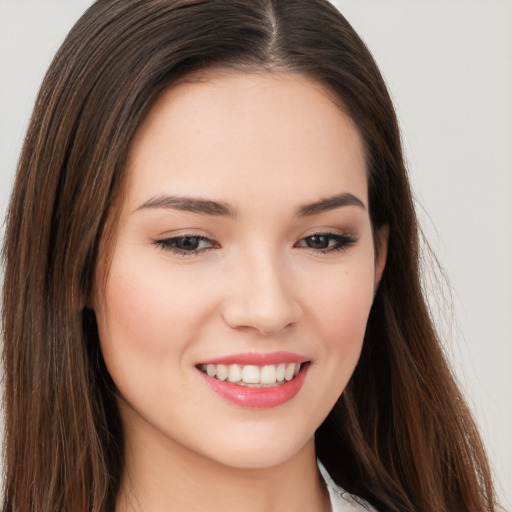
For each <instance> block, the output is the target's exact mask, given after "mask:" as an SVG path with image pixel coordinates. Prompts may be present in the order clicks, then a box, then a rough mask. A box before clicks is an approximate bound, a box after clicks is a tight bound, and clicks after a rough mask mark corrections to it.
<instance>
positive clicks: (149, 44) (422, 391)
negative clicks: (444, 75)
mask: <svg viewBox="0 0 512 512" xmlns="http://www.w3.org/2000/svg"><path fill="white" fill-rule="evenodd" d="M206 68H214V69H215V68H218V69H225V68H230V69H235V70H238V71H239V72H242V73H243V72H246V71H248V70H249V71H252V72H254V71H256V72H258V71H261V72H285V73H296V74H300V75H303V76H306V77H309V78H312V79H313V80H316V81H318V82H320V83H321V84H323V85H324V86H325V87H327V89H328V90H330V91H332V93H333V94H334V96H335V97H336V98H337V99H338V100H339V103H340V108H342V109H343V110H344V111H345V112H346V113H347V114H348V115H349V116H350V117H351V118H352V119H353V120H354V122H355V124H356V125H357V127H358V129H359V132H360V133H361V135H362V138H363V140H364V149H365V156H366V164H367V173H368V182H369V204H370V214H371V220H372V224H373V227H374V232H375V231H376V230H377V228H378V227H379V226H381V225H384V224H388V225H389V228H390V236H389V252H388V260H387V266H386V269H385V272H384V275H383V278H382V281H381V283H380V286H379V290H378V292H377V295H376V297H375V301H374V305H373V308H372V311H371V313H370V318H369V322H368V328H367V333H366V336H365V341H364V347H363V351H362V355H361V359H360V361H359V364H358V366H357V368H356V370H355V373H354V375H353V377H352V379H351V381H350V383H349V384H348V387H347V388H346V390H345V391H344V393H343V394H342V396H341V397H340V399H339V400H338V402H337V404H336V406H335V407H334V409H333V411H332V412H331V413H330V415H329V417H328V418H327V419H326V421H325V422H324V423H323V424H322V425H321V426H320V428H319V429H318V431H317V434H316V447H317V453H318V457H319V458H320V460H321V461H322V462H323V464H324V465H325V466H326V468H327V469H328V471H329V472H330V474H331V475H332V476H333V478H334V480H335V481H336V482H337V483H338V484H340V485H341V486H343V487H344V488H345V489H347V490H348V491H350V492H353V493H355V494H357V495H359V496H360V497H362V498H365V499H367V500H368V501H369V502H371V503H372V504H374V505H375V506H376V507H377V508H380V509H381V510H383V511H384V510H392V511H399V510H400V511H402V510H417V511H419V510H421V511H422V512H429V511H431V512H434V511H435V512H442V511H454V510H471V511H484V510H494V506H495V495H494V491H493V485H492V480H491V476H490V470H489V466H488V462H487V459H486V456H485V453H484V449H483V446H482V443H481V441H480V437H479V435H478V432H477V429H476V427H475V424H474V422H473V420H472V418H471V415H470V413H469V411H468V409H467V407H466V405H465V403H464V400H463V398H462V396H461V394H460V392H459V390H458V388H457V386H456V384H455V382H454V379H453V378H452V375H451V372H450V370H449V368H448V365H447V363H446V360H445V357H444V355H443V351H442V349H441V345H440V343H439V340H438V337H437V335H436V332H435V330H434V328H433V325H432V321H431V319H430V317H429V313H428V310H427V307H426V305H425V301H424V297H423V294H422V290H421V285H420V278H419V262H418V261H419V254H418V252H419V242H418V226H417V221H416V216H415V213H414V207H413V201H412V198H411V192H410V188H409V183H408V179H407V174H406V170H405V167H404V162H403V158H402V152H401V145H400V135H399V130H398V125H397V121H396V116H395V112H394V109H393V105H392V102H391V100H390V98H389V95H388V92H387V90H386V86H385V83H384V81H383V79H382V77H381V75H380V73H379V71H378V69H377V66H376V65H375V63H374V61H373V59H372V57H371V55H370V53H369V51H368V50H367V48H366V47H365V45H364V43H363V42H362V41H361V39H360V38H359V37H358V36H357V34H356V33H355V32H354V30H353V29H352V27H351V26H350V25H349V23H348V22H347V21H346V20H345V19H344V18H343V16H341V15H340V13H339V12H338V11H337V10H336V9H335V8H334V7H333V6H332V5H331V4H329V3H328V2H327V1H326V0H99V1H97V2H96V3H95V4H94V5H93V6H92V7H91V8H90V9H89V10H88V11H87V12H86V13H85V14H84V15H83V17H82V18H81V19H80V20H79V21H78V23H77V24H76V25H75V27H74V28H73V29H72V30H71V32H70V34H69V35H68V37H67V39H66V40H65V42H64V44H63V45H62V47H61V49H60V50H59V52H58V53H57V55H56V57H55V59H54V61H53V63H52V65H51V67H50V69H49V71H48V73H47V75H46V78H45V80H44V82H43V84H42V87H41V90H40V93H39V96H38V99H37V102H36V105H35V109H34V113H33V116H32V119H31V122H30V126H29V129H28V133H27V136H26V140H25V144H24V147H23V151H22V154H21V157H20V161H19V166H18V173H17V178H16V183H15V187H14V191H13V194H12V199H11V203H10V207H9V212H8V216H7V228H6V238H5V245H4V249H3V257H4V262H5V282H4V288H3V309H2V320H3V337H4V349H3V364H4V371H5V416H6V432H5V481H4V504H3V511H4V512H29V511H31V512H62V511H64V510H67V511H92V512H107V511H111V510H113V509H114V503H115V498H116V493H117V490H118V487H119V482H120V477H121V472H122V469H123V433H122V428H121V422H120V418H119V413H118V410H117V406H116V401H115V387H114V385H113V383H112V381H111V379H110V377H109V375H108V372H107V371H106V368H105V365H104V362H103V358H102V355H101V351H100V349H99V341H98V334H97V328H96V323H95V318H94V314H93V312H92V311H90V310H89V309H87V308H86V307H85V304H86V299H87V297H88V296H90V293H91V287H92V280H93V275H94V272H95V268H96V262H97V259H98V251H99V246H100V240H102V239H104V237H106V236H108V233H107V232H106V229H105V226H106V219H107V217H108V216H109V214H111V208H112V204H113V203H114V199H115V198H116V196H117V195H118V194H119V193H121V191H122V186H123V177H124V172H125V161H126V157H127V153H128V150H129V148H130V143H131V141H132V139H133V137H134V134H135V133H136V131H137V128H138V127H139V126H140V124H141V122H142V121H143V119H144V117H145V115H146V114H147V112H148V110H149V109H150V107H151V106H152V104H153V103H154V102H155V100H156V98H158V96H159V95H160V94H161V93H162V92H163V91H164V90H165V89H167V88H169V87H172V85H173V84H175V83H177V81H179V80H180V79H182V78H184V77H187V76H188V75H189V74H190V73H193V72H196V71H199V70H202V69H206Z"/></svg>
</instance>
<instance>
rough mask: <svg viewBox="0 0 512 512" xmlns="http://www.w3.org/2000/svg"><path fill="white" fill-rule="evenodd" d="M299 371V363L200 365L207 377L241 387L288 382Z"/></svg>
mask: <svg viewBox="0 0 512 512" xmlns="http://www.w3.org/2000/svg"><path fill="white" fill-rule="evenodd" d="M300 369H301V364H299V363H280V364H278V365H274V364H269V365H266V366H255V365H252V364H248V365H239V364H206V365H204V364H203V365H201V366H200V370H201V371H203V372H204V373H206V374H207V375H208V376H209V377H213V378H216V379H218V380H228V381H229V382H233V383H238V384H239V385H241V386H243V385H245V384H248V385H258V384H261V385H267V386H269V385H272V384H276V383H278V384H280V383H282V382H284V381H290V380H292V379H293V378H294V377H296V376H297V375H298V374H299V372H300Z"/></svg>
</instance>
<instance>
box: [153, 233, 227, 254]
mask: <svg viewBox="0 0 512 512" xmlns="http://www.w3.org/2000/svg"><path fill="white" fill-rule="evenodd" d="M153 243H154V244H155V245H157V246H158V247H160V248H161V249H162V250H164V251H169V252H174V253H176V254H180V255H182V256H189V255H197V254H198V253H200V252H203V251H206V250H208V249H216V248H218V247H220V246H219V244H218V242H215V241H214V240H211V239H210V238H207V237H205V236H199V235H184V236H174V237H171V238H165V239H162V240H153Z"/></svg>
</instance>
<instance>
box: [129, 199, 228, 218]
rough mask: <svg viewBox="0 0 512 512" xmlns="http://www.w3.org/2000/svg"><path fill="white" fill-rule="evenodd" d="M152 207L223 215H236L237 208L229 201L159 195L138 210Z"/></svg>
mask: <svg viewBox="0 0 512 512" xmlns="http://www.w3.org/2000/svg"><path fill="white" fill-rule="evenodd" d="M150 208H164V209H173V210H181V211H185V212H191V213H199V214H203V215H215V216H221V217H233V218H234V217H236V212H235V210H234V209H233V208H232V207H231V206H230V205H229V204H227V203H223V202H218V201H212V200H209V199H202V198H195V197H180V196H157V197H153V198H151V199H150V200H149V201H146V202H145V203H144V204H142V205H141V206H139V207H138V208H137V210H145V209H150ZM137 210H136V211H137Z"/></svg>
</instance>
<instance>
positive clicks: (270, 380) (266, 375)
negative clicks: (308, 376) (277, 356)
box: [260, 364, 300, 384]
mask: <svg viewBox="0 0 512 512" xmlns="http://www.w3.org/2000/svg"><path fill="white" fill-rule="evenodd" d="M297 367H298V368H299V369H300V366H299V365H297ZM276 380H277V379H276V367H275V366H274V365H273V364H269V365H268V366H264V367H263V368H262V369H261V375H260V383H261V384H274V383H275V382H276Z"/></svg>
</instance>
